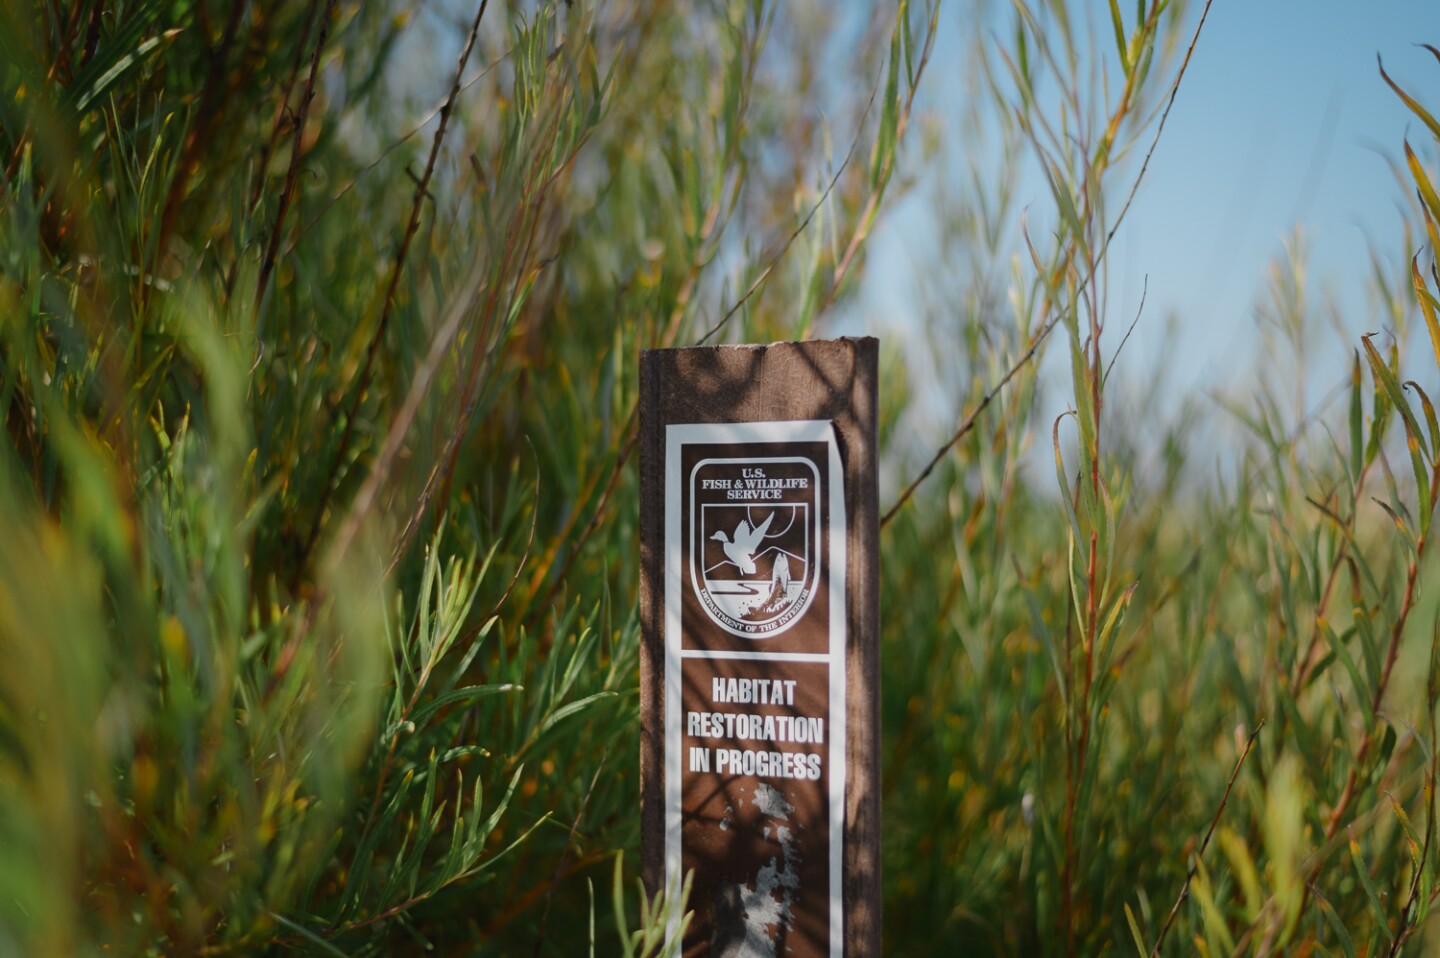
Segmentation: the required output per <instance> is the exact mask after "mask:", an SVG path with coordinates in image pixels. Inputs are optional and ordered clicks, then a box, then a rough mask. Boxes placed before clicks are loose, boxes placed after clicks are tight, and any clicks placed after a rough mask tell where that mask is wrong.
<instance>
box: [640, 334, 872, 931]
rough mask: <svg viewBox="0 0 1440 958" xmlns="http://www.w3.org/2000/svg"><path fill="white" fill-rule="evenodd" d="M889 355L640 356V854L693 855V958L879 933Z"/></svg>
mask: <svg viewBox="0 0 1440 958" xmlns="http://www.w3.org/2000/svg"><path fill="white" fill-rule="evenodd" d="M876 359H877V343H876V341H875V340H874V339H842V340H832V341H819V342H804V343H776V344H773V345H769V346H717V347H699V348H694V349H672V350H649V351H646V352H645V353H643V354H642V356H641V360H640V448H641V456H640V474H641V479H640V481H641V502H640V553H641V587H640V616H641V624H642V627H643V630H644V642H643V644H642V648H641V660H640V709H641V720H642V732H641V746H640V769H641V793H642V794H641V814H642V824H641V829H642V841H643V851H642V854H643V871H644V877H645V882H646V884H647V885H648V886H649V888H650V890H651V892H652V893H653V892H655V891H658V890H659V889H661V888H671V889H674V888H678V887H679V885H680V883H681V881H682V880H683V877H684V876H685V875H686V874H692V875H693V885H692V888H691V893H690V899H689V901H688V908H689V909H690V910H691V911H692V912H693V913H694V918H693V919H692V921H691V924H690V926H689V928H688V930H687V931H686V933H685V936H684V941H683V949H682V952H683V955H684V958H762V956H763V958H784V956H793V958H821V956H826V958H866V956H876V955H879V953H880V854H879V853H880V801H879V791H878V784H879V772H878V762H879V753H878V748H877V736H878V730H879V715H878V706H879V698H878V693H879V660H878V641H877V640H878V627H879V616H878V611H879V610H878V598H879V596H878V588H879V583H878V573H879V564H878V558H879V557H878V555H877V545H876V542H877V537H878V510H877V500H876V461H875V427H876V389H875V383H876V365H877V362H876ZM676 933H677V931H676V929H675V928H674V927H673V926H672V934H676Z"/></svg>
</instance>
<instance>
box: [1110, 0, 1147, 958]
mask: <svg viewBox="0 0 1440 958" xmlns="http://www.w3.org/2000/svg"><path fill="white" fill-rule="evenodd" d="M1111 4H1112V5H1113V4H1114V0H1111ZM1125 923H1126V924H1128V925H1129V926H1130V938H1131V940H1132V941H1134V942H1135V951H1136V953H1137V954H1139V955H1140V958H1147V956H1148V955H1149V954H1150V949H1149V948H1146V947H1145V939H1144V937H1142V936H1141V934H1140V923H1139V922H1137V921H1136V920H1135V913H1134V912H1133V911H1131V910H1130V903H1129V902H1128V901H1127V902H1126V903H1125Z"/></svg>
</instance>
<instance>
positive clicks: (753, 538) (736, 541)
mask: <svg viewBox="0 0 1440 958" xmlns="http://www.w3.org/2000/svg"><path fill="white" fill-rule="evenodd" d="M774 518H775V513H773V512H772V513H770V514H769V515H768V516H766V517H765V521H764V522H762V523H760V524H759V525H758V526H756V527H755V528H753V529H752V528H750V523H748V522H746V521H745V520H744V519H741V520H740V524H739V525H738V526H736V527H735V534H734V535H733V536H731V537H730V538H728V539H727V538H726V537H725V533H724V532H717V533H715V534H714V535H713V536H711V537H710V538H712V539H714V540H715V541H716V542H719V543H721V544H723V546H724V548H725V557H726V558H727V559H729V560H730V561H731V562H733V563H735V565H736V566H737V567H738V568H739V569H740V574H741V575H754V574H755V571H756V570H755V551H756V550H757V549H759V548H760V543H761V542H763V541H764V540H765V530H766V529H769V528H770V520H772V519H774Z"/></svg>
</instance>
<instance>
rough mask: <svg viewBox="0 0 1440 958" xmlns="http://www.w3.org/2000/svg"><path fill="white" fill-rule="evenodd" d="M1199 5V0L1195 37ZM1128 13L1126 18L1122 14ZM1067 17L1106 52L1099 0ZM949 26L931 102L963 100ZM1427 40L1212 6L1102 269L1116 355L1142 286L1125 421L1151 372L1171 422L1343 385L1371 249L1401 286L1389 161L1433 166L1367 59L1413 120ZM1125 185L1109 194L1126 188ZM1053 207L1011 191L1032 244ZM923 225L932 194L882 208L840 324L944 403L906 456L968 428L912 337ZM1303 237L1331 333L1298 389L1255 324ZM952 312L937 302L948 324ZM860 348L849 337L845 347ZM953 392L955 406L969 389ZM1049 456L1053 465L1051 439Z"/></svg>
mask: <svg viewBox="0 0 1440 958" xmlns="http://www.w3.org/2000/svg"><path fill="white" fill-rule="evenodd" d="M1203 5H1204V4H1203V2H1201V0H1192V2H1191V3H1190V12H1189V15H1190V16H1191V18H1192V21H1193V19H1195V18H1198V16H1199V13H1200V9H1201V8H1202V7H1203ZM961 6H962V7H963V4H962V5H961ZM1121 6H1122V8H1124V9H1127V10H1133V4H1122V5H1121ZM1072 9H1076V10H1085V11H1086V12H1087V13H1086V15H1088V16H1090V17H1092V18H1094V22H1095V26H1096V27H1098V28H1103V30H1097V31H1096V33H1095V35H1096V36H1098V37H1101V38H1103V40H1104V41H1105V42H1108V40H1109V20H1108V6H1107V5H1106V4H1104V3H1101V2H1099V0H1093V3H1091V4H1090V5H1088V6H1087V5H1084V4H1073V5H1072ZM947 21H948V23H947V24H944V25H942V34H941V40H940V43H939V45H938V46H937V51H936V58H935V63H934V64H932V70H933V71H934V72H933V73H932V74H931V75H927V76H926V78H925V80H926V83H927V84H930V85H931V87H930V95H931V96H932V97H935V96H939V97H940V98H941V99H940V101H939V102H941V103H945V102H946V101H947V98H948V99H952V100H953V98H954V94H953V93H950V92H948V91H947V90H945V89H944V86H945V85H946V84H956V83H959V82H961V80H960V75H961V73H962V72H963V70H962V68H959V67H957V66H956V63H957V62H959V61H960V60H961V57H960V56H959V53H960V51H962V50H964V49H965V47H966V45H967V44H968V43H969V42H970V41H971V40H972V39H973V31H974V29H975V27H974V22H973V20H967V18H966V14H964V13H961V14H958V15H957V14H955V13H954V8H952V10H951V13H950V15H949V16H948V17H947ZM1188 36H1189V31H1188V30H1187V32H1186V37H1187V38H1188ZM1421 42H1429V43H1433V44H1435V45H1437V46H1440V0H1375V2H1359V0H1354V2H1343V0H1309V2H1301V0H1245V2H1241V0H1215V2H1214V4H1213V5H1212V7H1211V10H1210V15H1209V18H1208V21H1207V23H1206V26H1205V29H1204V31H1203V33H1202V35H1201V38H1200V42H1199V44H1198V45H1197V47H1196V52H1195V55H1194V58H1193V60H1192V62H1191V64H1190V67H1189V71H1188V73H1187V74H1186V77H1185V80H1184V84H1183V86H1182V88H1181V91H1180V94H1179V97H1178V99H1177V101H1176V104H1175V106H1174V109H1173V111H1172V112H1171V115H1170V118H1169V121H1168V125H1167V126H1166V128H1165V131H1164V135H1163V136H1162V138H1161V140H1160V143H1159V145H1158V147H1157V149H1156V151H1155V154H1154V157H1153V159H1152V161H1151V164H1150V168H1149V171H1148V173H1147V176H1146V179H1145V181H1144V183H1143V184H1142V186H1141V189H1140V192H1139V194H1138V196H1137V198H1136V201H1135V204H1134V206H1133V207H1132V208H1131V210H1130V212H1129V214H1128V216H1127V219H1126V221H1125V224H1124V226H1123V227H1122V229H1121V230H1120V232H1119V233H1118V234H1117V236H1116V241H1115V243H1114V245H1113V246H1112V248H1111V252H1110V261H1109V265H1110V272H1109V287H1108V289H1109V293H1108V295H1109V307H1110V313H1109V316H1108V317H1107V324H1108V325H1107V334H1106V341H1107V345H1106V352H1107V353H1110V352H1113V351H1114V349H1115V348H1116V346H1117V345H1118V344H1119V342H1120V339H1121V337H1122V336H1123V334H1124V332H1125V330H1126V328H1127V327H1128V326H1129V325H1130V323H1131V320H1132V319H1133V318H1134V316H1135V315H1136V311H1137V309H1138V307H1139V306H1140V302H1141V294H1142V290H1145V289H1146V288H1147V285H1148V292H1147V293H1146V296H1145V307H1144V310H1143V312H1142V313H1141V318H1140V320H1139V322H1138V324H1137V325H1136V327H1135V330H1134V333H1133V336H1132V337H1131V338H1130V340H1129V341H1128V343H1127V344H1126V346H1125V348H1124V352H1123V354H1122V355H1121V356H1120V358H1119V360H1118V362H1117V363H1116V365H1115V367H1114V368H1115V372H1116V380H1118V382H1117V381H1116V380H1112V387H1115V388H1112V393H1115V394H1117V395H1118V400H1119V403H1120V404H1121V405H1125V404H1127V403H1129V404H1133V402H1134V398H1133V397H1134V396H1136V395H1137V393H1135V392H1134V391H1133V390H1131V391H1128V392H1127V390H1126V388H1125V387H1126V382H1127V381H1130V382H1138V381H1141V380H1147V379H1149V378H1150V377H1151V376H1152V375H1153V374H1154V372H1155V370H1157V369H1163V370H1164V371H1165V375H1164V378H1163V390H1164V395H1163V396H1162V397H1161V408H1160V410H1159V411H1160V412H1161V414H1162V418H1163V417H1164V416H1165V415H1166V414H1168V413H1171V412H1173V411H1174V410H1175V409H1176V408H1178V406H1179V404H1180V402H1181V401H1183V400H1198V401H1199V402H1200V403H1201V404H1202V406H1207V405H1208V406H1209V408H1210V409H1211V410H1212V411H1213V410H1215V409H1216V408H1217V407H1216V405H1215V402H1214V400H1215V397H1217V396H1219V395H1220V394H1222V393H1223V394H1226V395H1231V396H1235V395H1236V394H1237V393H1238V394H1239V395H1238V396H1237V398H1242V399H1243V398H1246V397H1248V396H1249V395H1251V394H1253V393H1254V391H1255V390H1256V384H1257V382H1258V381H1259V380H1260V379H1261V378H1262V377H1263V378H1264V379H1265V381H1266V382H1267V383H1268V384H1269V385H1271V386H1273V387H1274V388H1276V389H1277V391H1278V392H1279V393H1280V394H1281V395H1286V396H1291V395H1293V397H1294V399H1295V403H1296V404H1297V405H1300V404H1303V405H1304V406H1305V407H1306V409H1307V410H1310V409H1313V408H1314V407H1315V404H1316V403H1317V402H1318V401H1319V400H1320V398H1321V397H1322V396H1324V395H1325V394H1326V393H1327V392H1329V391H1330V389H1331V388H1332V387H1333V386H1334V385H1335V384H1336V383H1337V382H1338V381H1340V380H1341V379H1344V378H1346V377H1347V376H1348V369H1349V366H1348V363H1349V360H1350V357H1351V354H1352V350H1353V349H1355V348H1358V347H1359V344H1360V342H1359V337H1360V335H1361V334H1362V333H1365V332H1370V331H1383V330H1385V329H1386V328H1387V321H1386V319H1385V318H1384V317H1383V316H1380V315H1378V313H1377V311H1376V309H1375V308H1374V306H1373V305H1372V303H1371V301H1370V297H1369V291H1368V290H1369V286H1368V283H1369V276H1370V252H1371V249H1372V247H1373V248H1374V249H1376V250H1378V251H1379V252H1380V254H1381V256H1382V257H1383V258H1384V260H1385V262H1386V263H1388V264H1389V267H1390V269H1391V270H1392V271H1394V272H1396V273H1399V271H1401V270H1404V269H1405V268H1406V266H1407V264H1406V262H1405V258H1404V255H1403V243H1402V236H1403V233H1402V228H1403V222H1404V221H1403V218H1402V213H1401V207H1400V203H1401V202H1402V200H1403V195H1402V193H1401V188H1400V186H1399V185H1398V184H1397V181H1396V179H1395V177H1394V175H1393V174H1392V172H1391V169H1390V166H1389V163H1388V162H1387V158H1386V157H1387V155H1388V156H1389V157H1391V158H1394V157H1400V156H1402V152H1401V144H1402V138H1403V137H1404V136H1405V135H1406V133H1407V131H1408V132H1409V134H1410V138H1411V140H1412V142H1413V143H1414V144H1415V145H1416V146H1417V148H1419V149H1420V150H1421V155H1422V156H1423V157H1426V158H1427V161H1433V160H1434V150H1433V148H1431V146H1430V144H1429V134H1428V131H1425V130H1424V128H1423V127H1421V126H1420V124H1419V123H1418V122H1417V121H1414V120H1413V118H1412V117H1411V115H1410V114H1409V112H1408V111H1407V110H1406V108H1405V107H1404V105H1403V104H1402V103H1401V102H1400V101H1399V99H1398V98H1397V97H1396V96H1395V94H1394V93H1393V92H1391V90H1390V89H1389V88H1388V87H1387V86H1386V85H1385V84H1384V82H1383V81H1382V80H1381V78H1380V74H1379V72H1378V70H1377V67H1376V55H1377V53H1378V54H1380V55H1381V56H1382V57H1383V58H1384V61H1385V65H1386V70H1387V71H1388V72H1389V73H1390V75H1391V76H1392V77H1393V78H1394V79H1395V80H1396V81H1397V82H1399V83H1400V84H1401V85H1402V86H1404V87H1405V88H1406V89H1409V90H1411V91H1412V92H1413V93H1415V94H1416V95H1418V96H1419V98H1420V99H1421V100H1422V102H1425V101H1428V102H1431V103H1434V104H1436V105H1437V106H1440V63H1437V62H1436V61H1435V59H1434V58H1433V57H1432V56H1431V55H1430V54H1429V53H1427V52H1426V51H1424V50H1422V49H1420V48H1419V47H1417V46H1416V44H1417V43H1421ZM950 89H952V90H958V89H959V88H958V87H951V88H950ZM936 90H939V91H940V92H939V93H936V92H935V91H936ZM947 122H953V121H952V120H950V119H949V118H947ZM1145 142H1148V136H1147V137H1146V139H1145ZM961 148H969V149H975V147H973V146H970V145H969V144H964V145H963V146H962V147H961ZM982 149H983V148H982ZM1133 169H1134V168H1133V167H1132V172H1131V173H1129V174H1125V175H1123V176H1121V177H1118V178H1117V180H1116V182H1117V183H1122V182H1123V183H1124V184H1127V185H1128V183H1129V182H1130V176H1131V175H1133ZM961 172H963V170H962V171H961ZM953 173H954V170H953V169H952V168H951V167H950V166H949V164H936V165H935V167H934V168H933V169H931V170H928V171H926V175H927V176H935V177H951V176H952V174H953ZM1122 198H1123V197H1119V198H1117V199H1116V200H1115V202H1116V203H1117V205H1118V202H1119V199H1122ZM1053 207H1054V202H1053V200H1052V199H1051V196H1050V194H1049V191H1048V188H1047V187H1046V186H1045V184H1044V182H1043V181H1042V180H1040V178H1039V177H1038V176H1037V175H1034V174H1031V175H1029V176H1027V177H1022V181H1021V183H1020V185H1019V189H1018V197H1017V208H1018V209H1020V210H1024V211H1025V215H1026V216H1028V217H1029V220H1030V225H1031V229H1032V230H1035V229H1040V230H1043V229H1044V227H1043V225H1038V224H1043V223H1044V222H1045V221H1046V220H1048V219H1052V218H1053ZM933 219H934V218H933V215H932V214H931V205H930V199H929V198H928V196H927V193H926V191H925V189H917V190H916V192H914V193H913V194H911V195H910V196H908V197H906V198H904V199H901V200H899V201H898V202H897V203H896V204H895V205H894V206H892V208H891V209H890V212H889V214H888V219H887V221H886V222H885V223H884V225H883V226H882V228H881V229H880V230H879V231H877V234H876V236H875V237H874V238H873V243H872V246H871V250H870V262H869V268H870V269H869V274H868V276H867V285H866V290H865V295H864V297H862V302H861V304H860V305H859V308H858V309H857V310H856V311H855V314H852V316H851V317H850V318H851V319H852V320H859V325H860V326H861V327H862V328H865V329H867V330H868V331H870V332H874V333H876V334H877V335H880V336H882V337H884V338H887V339H892V340H898V341H900V342H902V343H904V344H905V345H906V346H908V347H910V348H909V349H908V350H907V352H909V354H910V362H909V366H910V374H911V377H912V382H913V383H914V384H915V385H917V386H919V387H920V388H922V389H926V390H930V391H932V394H933V396H934V397H935V398H934V400H933V401H932V402H931V403H929V404H925V405H922V409H923V410H924V411H925V413H926V414H925V415H922V416H921V417H920V418H919V419H917V420H916V422H915V423H914V426H915V438H916V441H917V442H918V443H920V444H921V445H923V446H925V447H927V448H933V444H936V443H938V442H939V441H940V440H941V439H942V438H943V436H944V435H948V433H949V430H950V429H952V428H953V424H954V422H955V421H956V419H957V418H958V416H959V414H960V411H959V409H958V404H959V402H960V399H959V397H957V396H956V395H955V392H956V389H957V384H956V383H955V382H954V380H955V379H956V377H957V375H964V373H963V372H957V370H956V369H955V367H954V364H953V363H950V362H949V360H948V358H947V356H946V350H945V348H944V345H943V341H942V342H941V344H940V347H939V348H935V345H934V344H932V343H924V344H922V343H921V342H920V337H918V336H916V335H915V329H916V323H918V322H920V320H918V319H917V317H918V316H920V315H927V314H926V313H925V312H924V310H925V309H926V308H928V309H929V310H930V312H929V313H928V315H930V316H931V317H932V321H935V320H938V321H941V322H943V321H945V320H946V319H948V317H946V316H941V315H939V314H938V313H937V312H936V307H935V304H933V303H931V304H929V306H928V307H922V304H921V303H919V302H916V300H915V295H914V293H913V289H914V288H915V280H916V278H917V275H921V276H923V275H925V274H926V273H927V272H929V271H933V270H937V269H938V270H944V269H945V268H946V267H947V264H946V263H944V262H943V261H941V260H940V259H937V256H936V255H935V252H934V247H935V237H936V233H935V231H934V229H933ZM1297 229H1298V230H1299V231H1300V233H1301V234H1303V236H1304V245H1305V248H1306V250H1307V254H1308V264H1309V265H1308V272H1307V274H1306V283H1305V291H1306V298H1307V301H1308V302H1309V304H1310V306H1311V311H1312V313H1313V314H1315V315H1316V316H1317V317H1325V318H1323V319H1320V320H1319V321H1317V322H1315V323H1314V325H1313V326H1312V328H1311V330H1310V335H1309V336H1308V337H1307V338H1306V341H1305V350H1306V362H1307V364H1308V366H1309V371H1308V378H1305V379H1304V380H1303V381H1301V380H1300V379H1299V378H1298V377H1296V376H1295V374H1294V371H1293V369H1292V368H1291V367H1290V366H1289V365H1288V362H1287V357H1286V356H1284V355H1282V356H1281V357H1279V358H1278V359H1277V358H1276V357H1274V356H1269V355H1267V354H1266V353H1265V352H1264V348H1263V345H1262V341H1263V338H1264V337H1263V335H1262V333H1263V329H1264V325H1265V324H1263V323H1262V322H1261V321H1260V320H1259V319H1258V313H1257V309H1256V305H1257V302H1259V301H1260V299H1261V298H1262V297H1263V295H1264V292H1265V287H1266V274H1267V270H1268V267H1269V264H1270V263H1271V261H1272V260H1274V259H1275V258H1277V257H1279V256H1282V255H1283V254H1284V252H1285V244H1286V242H1287V241H1288V240H1290V239H1291V238H1292V237H1293V236H1294V235H1295V234H1296V230H1297ZM1332 306H1333V308H1332ZM946 308H947V306H946V304H944V303H942V304H940V306H939V312H943V311H944V310H945V309H946ZM957 313H958V310H957ZM1330 314H1333V316H1334V319H1333V321H1332V320H1331V319H1330V318H1329V315H1330ZM960 318H961V317H959V316H958V315H957V317H956V319H957V320H958V319H960ZM854 330H855V327H854V326H849V325H848V324H847V328H846V331H854ZM1413 345H1414V346H1418V347H1420V348H1421V349H1423V350H1424V352H1423V354H1422V353H1418V352H1414V351H1413V350H1412V355H1413V356H1414V360H1417V361H1415V362H1414V363H1413V366H1412V367H1411V368H1412V370H1414V371H1412V372H1411V375H1416V378H1418V379H1420V381H1421V382H1422V383H1427V384H1428V383H1430V382H1432V381H1434V380H1435V379H1436V378H1437V376H1436V374H1435V373H1434V372H1433V371H1431V372H1429V373H1426V372H1425V370H1426V368H1427V367H1429V366H1433V361H1431V360H1429V359H1428V356H1429V344H1428V342H1427V341H1425V339H1424V335H1423V332H1421V337H1420V339H1419V340H1416V341H1414V343H1413ZM1051 347H1052V348H1051V350H1050V355H1049V357H1048V360H1047V362H1046V363H1045V365H1044V367H1043V369H1044V370H1045V372H1046V376H1047V380H1046V381H1047V384H1048V385H1047V386H1046V387H1043V388H1044V394H1043V395H1044V398H1043V400H1042V409H1041V411H1040V417H1039V419H1038V420H1037V421H1038V422H1045V423H1048V422H1049V421H1050V420H1051V419H1053V418H1054V416H1055V415H1058V414H1059V412H1061V411H1062V410H1063V409H1064V408H1065V406H1066V405H1067V403H1066V400H1065V397H1066V396H1067V395H1068V394H1069V382H1068V369H1067V364H1066V362H1065V361H1064V358H1063V356H1062V353H1063V350H1064V345H1063V342H1061V341H1060V340H1056V341H1055V342H1054V343H1052V344H1051ZM1281 352H1282V353H1284V352H1286V351H1285V350H1281ZM1418 360H1424V361H1425V362H1424V364H1423V365H1422V363H1420V362H1418ZM932 363H933V365H934V366H936V367H938V368H937V369H935V370H934V371H933V373H932V371H931V370H929V369H927V368H926V367H927V366H929V365H931V364H932ZM947 367H948V368H947ZM932 374H938V380H936V379H932V378H931V376H932ZM990 378H992V379H993V375H990ZM1292 380H1294V381H1295V382H1292ZM1297 383H1298V385H1297ZM958 390H959V391H960V392H962V393H963V392H965V391H966V387H965V385H964V384H959V385H958ZM1151 412H1154V410H1151ZM1290 412H1291V414H1292V415H1294V414H1295V413H1296V410H1295V409H1293V408H1292V409H1291V410H1290ZM1141 418H1143V419H1145V420H1146V423H1147V426H1149V427H1150V428H1154V427H1155V426H1156V425H1157V423H1156V421H1155V418H1154V417H1153V416H1146V417H1141ZM1208 422H1209V424H1210V426H1212V427H1219V429H1218V431H1211V430H1207V433H1208V435H1209V438H1210V439H1212V440H1215V441H1218V443H1219V445H1217V446H1216V449H1215V454H1216V456H1217V457H1218V459H1219V460H1230V459H1231V458H1232V457H1231V456H1230V455H1229V454H1228V453H1227V452H1226V451H1225V450H1226V449H1229V450H1232V451H1233V450H1234V449H1237V448H1238V445H1237V442H1238V437H1237V436H1236V435H1235V433H1234V431H1233V429H1232V428H1229V427H1233V426H1234V425H1235V423H1234V421H1233V420H1232V419H1229V417H1227V416H1224V415H1220V416H1210V417H1208ZM1157 438H1158V437H1157ZM1042 444H1043V446H1044V451H1047V455H1046V459H1047V462H1048V440H1046V441H1044V442H1043V443H1042ZM1047 468H1048V466H1047Z"/></svg>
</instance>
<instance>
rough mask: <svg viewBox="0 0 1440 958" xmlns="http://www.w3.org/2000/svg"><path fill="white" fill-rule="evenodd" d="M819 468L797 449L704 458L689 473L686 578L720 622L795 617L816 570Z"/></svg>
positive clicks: (751, 623)
mask: <svg viewBox="0 0 1440 958" xmlns="http://www.w3.org/2000/svg"><path fill="white" fill-rule="evenodd" d="M819 504H820V475H819V472H818V470H817V469H816V468H815V464H814V463H812V462H811V461H810V460H809V459H803V458H799V457H775V458H756V459H705V460H703V461H701V462H699V463H697V464H696V466H695V468H694V469H693V470H692V471H691V473H690V581H691V584H692V586H693V587H694V589H695V594H696V596H697V597H698V598H699V599H700V605H701V607H702V608H703V609H704V610H705V613H706V614H707V615H708V616H709V617H710V618H711V619H712V620H713V621H714V622H715V623H716V624H717V625H719V626H720V627H721V628H723V629H725V630H726V631H727V632H730V633H732V634H734V635H738V636H743V637H745V638H753V639H763V638H768V637H770V636H772V635H776V634H778V633H780V632H783V631H784V630H786V629H788V628H790V626H792V625H794V624H795V622H796V621H797V620H798V619H799V617H800V616H801V615H802V614H803V613H804V612H805V610H806V609H807V608H808V607H809V605H810V602H811V600H812V599H813V598H814V596H815V584H816V582H817V581H818V580H819V574H820V528H819V519H820V515H819V513H820V509H819Z"/></svg>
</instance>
